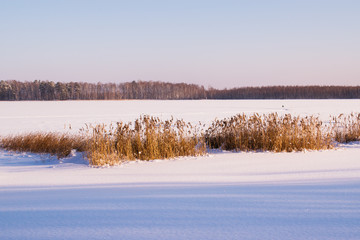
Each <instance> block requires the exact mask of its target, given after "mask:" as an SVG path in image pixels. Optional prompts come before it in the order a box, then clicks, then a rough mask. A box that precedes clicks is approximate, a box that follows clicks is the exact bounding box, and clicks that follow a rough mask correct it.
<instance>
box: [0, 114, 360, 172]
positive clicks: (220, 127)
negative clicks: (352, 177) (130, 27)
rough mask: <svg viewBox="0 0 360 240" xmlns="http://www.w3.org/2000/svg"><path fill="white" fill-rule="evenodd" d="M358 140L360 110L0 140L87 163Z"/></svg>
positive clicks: (146, 120) (153, 121) (152, 121)
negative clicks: (80, 155) (327, 116)
mask: <svg viewBox="0 0 360 240" xmlns="http://www.w3.org/2000/svg"><path fill="white" fill-rule="evenodd" d="M359 140H360V114H355V113H353V114H350V115H343V114H341V115H339V116H336V117H333V118H332V121H331V122H330V123H329V124H324V123H323V122H322V121H321V120H320V119H319V118H318V117H314V116H307V117H300V116H292V115H290V114H286V115H284V116H279V115H278V114H277V113H270V114H263V115H259V114H256V113H255V114H253V115H245V114H238V115H236V116H233V117H230V118H225V119H222V120H215V121H213V122H212V124H211V125H210V127H208V128H205V126H203V125H201V124H199V125H192V124H191V123H187V122H184V121H183V120H175V119H173V118H171V119H169V120H165V121H163V120H160V119H159V118H156V117H151V116H141V117H140V118H139V119H137V120H135V121H134V122H128V123H124V122H118V123H116V124H112V125H110V126H106V125H104V124H98V125H95V126H90V125H86V127H85V128H83V129H82V130H81V131H80V134H78V135H70V134H68V133H52V132H50V133H41V132H34V133H28V134H20V135H12V136H7V137H3V138H1V139H0V147H2V148H4V149H7V150H15V151H28V152H35V153H50V154H52V155H56V156H57V157H58V158H62V157H66V156H68V155H69V154H70V153H71V150H72V149H76V150H77V151H82V152H85V155H86V157H87V158H88V159H89V163H90V165H93V166H104V165H116V164H120V163H122V162H124V161H129V160H135V159H139V160H152V159H165V158H174V157H178V156H194V155H201V154H204V153H206V149H207V148H210V149H218V148H219V149H224V150H236V151H274V152H282V151H287V152H291V151H302V150H305V149H311V150H319V149H329V148H332V147H334V145H335V143H336V142H350V141H359Z"/></svg>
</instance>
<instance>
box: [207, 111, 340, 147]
mask: <svg viewBox="0 0 360 240" xmlns="http://www.w3.org/2000/svg"><path fill="white" fill-rule="evenodd" d="M205 142H206V144H207V145H208V146H209V148H221V149H224V150H236V151H252V150H254V151H274V152H282V151H287V152H292V151H302V150H304V149H312V150H319V149H328V148H332V146H333V145H332V137H331V134H330V132H329V128H327V127H325V126H324V125H323V124H322V122H321V121H320V120H319V118H317V117H314V116H310V117H303V118H301V117H299V116H296V117H293V116H291V115H290V114H286V115H284V116H279V115H278V114H277V113H270V114H264V115H259V114H256V113H255V114H253V115H251V116H247V115H245V114H238V115H236V116H233V117H230V118H226V119H223V120H216V121H214V122H213V123H212V125H211V126H210V127H209V128H208V129H207V130H206V132H205Z"/></svg>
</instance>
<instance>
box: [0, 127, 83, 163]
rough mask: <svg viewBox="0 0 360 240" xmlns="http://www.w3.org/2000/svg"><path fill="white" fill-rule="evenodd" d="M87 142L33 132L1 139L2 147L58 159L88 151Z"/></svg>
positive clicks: (55, 133)
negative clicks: (53, 156) (72, 153)
mask: <svg viewBox="0 0 360 240" xmlns="http://www.w3.org/2000/svg"><path fill="white" fill-rule="evenodd" d="M86 146H87V141H86V139H84V137H83V136H80V135H72V134H69V133H57V132H48V133H45V132H31V133H25V134H18V135H9V136H6V137H2V138H1V139H0V147H1V148H3V149H6V150H12V151H18V152H33V153H49V154H51V155H56V156H57V157H58V158H64V157H67V156H69V155H70V153H71V150H73V149H75V150H77V151H79V152H83V151H85V150H86Z"/></svg>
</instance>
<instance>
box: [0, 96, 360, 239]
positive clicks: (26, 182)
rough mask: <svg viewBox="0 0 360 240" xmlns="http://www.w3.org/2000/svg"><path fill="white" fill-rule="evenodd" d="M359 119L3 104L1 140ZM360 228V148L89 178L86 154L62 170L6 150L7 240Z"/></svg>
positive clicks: (252, 104) (205, 159) (304, 235)
mask: <svg viewBox="0 0 360 240" xmlns="http://www.w3.org/2000/svg"><path fill="white" fill-rule="evenodd" d="M282 105H284V107H282ZM359 108H360V101H359V100H318V101H314V100H306V101H298V100H293V101H289V100H286V101H285V100H284V101H282V100H274V101H259V100H256V101H118V102H116V101H103V102H98V101H84V102H0V110H1V115H0V133H1V134H0V135H4V134H8V133H12V132H23V131H29V130H63V129H64V124H71V125H72V127H73V129H74V128H79V127H82V124H83V123H84V122H95V121H97V122H109V121H118V120H125V121H129V120H133V119H134V118H136V117H138V116H139V115H140V114H142V113H144V114H151V115H156V116H160V117H169V116H170V115H173V116H174V117H177V118H183V119H184V120H186V121H193V122H195V121H199V120H200V121H202V122H210V121H211V120H213V118H215V117H218V118H222V117H226V116H231V115H234V114H236V113H242V112H246V113H252V112H261V113H263V112H272V111H277V112H279V113H292V114H302V115H305V114H319V116H320V117H321V118H324V119H326V118H328V116H329V115H336V114H339V113H350V112H352V111H354V112H360V109H359ZM4 125H5V126H4ZM359 222H360V143H353V144H347V145H341V146H339V147H338V148H337V149H334V150H328V151H310V152H297V153H269V152H259V153H253V152H249V153H246V152H241V153H233V152H212V153H210V154H209V155H207V156H202V157H185V158H178V159H173V160H156V161H150V162H130V163H126V164H123V165H121V166H117V167H111V168H90V167H88V166H87V163H86V161H84V160H83V158H82V156H81V153H74V155H73V156H72V157H70V158H67V159H63V160H61V161H60V162H59V161H58V160H57V159H56V158H54V157H50V156H47V155H37V154H29V153H12V152H7V151H0V239H360V225H359Z"/></svg>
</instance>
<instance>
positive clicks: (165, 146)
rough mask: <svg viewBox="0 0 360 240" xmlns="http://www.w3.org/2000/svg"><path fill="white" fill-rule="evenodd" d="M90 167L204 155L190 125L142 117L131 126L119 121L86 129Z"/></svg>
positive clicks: (200, 140)
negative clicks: (137, 160)
mask: <svg viewBox="0 0 360 240" xmlns="http://www.w3.org/2000/svg"><path fill="white" fill-rule="evenodd" d="M85 131H86V132H90V141H89V148H88V152H87V157H88V159H89V162H90V164H91V165H94V166H103V165H116V164H119V163H121V162H123V161H128V160H135V159H139V160H153V159H163V158H174V157H179V156H195V155H201V154H204V153H205V150H206V147H205V143H204V142H203V137H202V136H201V134H200V133H199V132H198V131H197V128H196V127H193V126H192V125H191V123H186V122H184V121H183V120H174V119H173V118H171V119H170V120H166V121H162V120H160V119H159V118H156V117H151V116H141V117H140V118H139V119H137V120H135V121H134V124H132V123H131V122H130V123H124V122H118V123H116V125H111V126H106V125H104V124H98V125H95V126H87V128H86V130H85Z"/></svg>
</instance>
